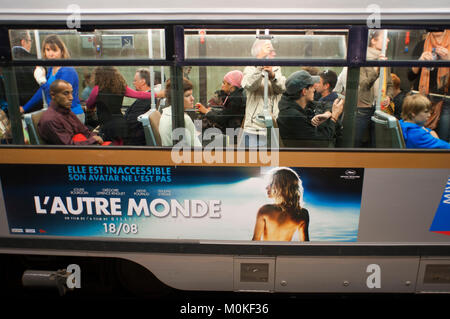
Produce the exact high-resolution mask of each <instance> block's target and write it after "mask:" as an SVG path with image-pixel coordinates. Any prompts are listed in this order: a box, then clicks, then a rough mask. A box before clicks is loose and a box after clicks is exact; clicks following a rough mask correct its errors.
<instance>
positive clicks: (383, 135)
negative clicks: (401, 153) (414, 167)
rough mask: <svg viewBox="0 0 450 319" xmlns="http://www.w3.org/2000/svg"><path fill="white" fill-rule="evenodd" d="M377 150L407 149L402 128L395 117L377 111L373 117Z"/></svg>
mask: <svg viewBox="0 0 450 319" xmlns="http://www.w3.org/2000/svg"><path fill="white" fill-rule="evenodd" d="M372 122H374V124H375V142H376V147H377V148H405V147H406V146H405V140H404V139H403V133H402V128H401V126H400V123H399V121H398V120H397V118H395V117H394V116H392V115H390V114H387V113H385V112H383V111H380V110H377V111H375V113H374V115H373V116H372Z"/></svg>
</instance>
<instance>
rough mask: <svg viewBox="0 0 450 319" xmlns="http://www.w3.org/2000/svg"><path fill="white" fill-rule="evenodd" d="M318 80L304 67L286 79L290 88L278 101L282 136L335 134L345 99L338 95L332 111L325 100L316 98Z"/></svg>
mask: <svg viewBox="0 0 450 319" xmlns="http://www.w3.org/2000/svg"><path fill="white" fill-rule="evenodd" d="M318 81H319V80H318V79H314V78H313V77H312V76H311V75H310V74H309V73H308V72H306V71H304V70H302V71H297V72H294V73H293V74H291V76H289V78H288V79H287V80H286V91H285V92H284V93H283V96H282V97H281V100H280V103H279V104H278V107H279V110H280V113H279V114H278V118H277V123H278V127H279V130H280V136H281V138H282V140H331V139H334V138H335V131H336V127H337V126H338V125H339V124H337V120H338V118H339V116H340V115H341V114H342V111H343V107H344V100H339V99H336V100H335V101H334V103H333V106H332V109H331V111H329V110H327V109H326V108H327V107H326V105H324V103H323V102H315V101H314V83H315V82H318ZM286 146H289V145H286Z"/></svg>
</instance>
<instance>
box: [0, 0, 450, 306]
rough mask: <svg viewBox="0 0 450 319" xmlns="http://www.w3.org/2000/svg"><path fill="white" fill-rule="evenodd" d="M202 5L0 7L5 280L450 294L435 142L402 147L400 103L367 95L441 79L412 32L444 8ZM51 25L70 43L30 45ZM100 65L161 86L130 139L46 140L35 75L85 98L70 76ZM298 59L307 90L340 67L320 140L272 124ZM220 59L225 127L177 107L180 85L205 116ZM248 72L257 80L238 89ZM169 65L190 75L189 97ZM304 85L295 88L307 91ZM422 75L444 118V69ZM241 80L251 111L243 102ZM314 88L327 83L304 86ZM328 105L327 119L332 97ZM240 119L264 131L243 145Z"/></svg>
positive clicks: (448, 21) (433, 26) (126, 102)
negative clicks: (259, 47)
mask: <svg viewBox="0 0 450 319" xmlns="http://www.w3.org/2000/svg"><path fill="white" fill-rule="evenodd" d="M207 5H208V7H205V3H204V2H202V1H191V2H189V7H188V6H187V5H186V6H183V7H180V5H179V4H178V3H177V2H176V1H166V2H165V3H164V5H162V4H159V3H158V5H157V6H156V7H153V5H152V4H149V3H148V2H144V1H135V2H133V3H130V4H127V6H128V8H127V9H123V8H122V3H121V2H118V1H108V2H107V3H104V4H99V3H93V2H89V1H78V4H77V5H69V4H66V3H62V2H60V3H58V4H54V3H53V2H52V3H50V2H49V1H41V2H39V3H37V2H29V3H28V2H27V3H25V4H19V3H14V2H10V3H7V4H6V3H5V4H3V9H2V11H1V12H0V32H1V36H0V50H1V52H0V64H1V72H2V80H3V84H4V92H2V94H3V98H4V99H3V104H2V105H3V106H4V108H3V110H4V112H3V114H4V115H5V117H7V118H8V121H5V122H4V123H5V125H4V126H2V144H1V146H0V181H1V183H0V188H1V192H0V258H1V259H2V263H1V266H0V270H1V274H0V276H1V278H2V279H1V280H2V281H3V282H4V284H3V285H2V286H3V287H7V288H9V289H10V291H12V292H14V291H16V292H17V293H19V292H20V291H22V289H25V288H26V287H49V286H51V287H55V288H57V289H58V290H59V292H60V293H61V294H64V293H66V292H67V291H68V290H72V291H71V292H68V294H76V293H83V292H87V293H92V292H94V293H95V294H96V295H98V294H99V293H100V294H102V293H103V294H108V293H114V292H116V291H117V289H125V290H127V291H128V290H130V291H132V292H134V293H136V294H139V295H148V294H154V293H157V292H163V291H166V290H167V287H170V288H175V289H178V290H186V291H224V292H249V291H251V292H266V293H323V294H325V293H350V294H352V293H373V294H381V293H402V294H403V293H404V294H422V293H449V292H450V237H449V235H450V217H449V216H450V208H449V207H450V166H449V163H450V153H449V152H448V150H445V149H423V148H422V149H417V148H407V147H406V146H408V145H407V144H405V138H404V136H403V134H402V130H401V127H400V124H399V121H398V120H399V116H400V114H399V113H397V114H396V113H395V110H396V111H397V112H399V110H400V108H401V105H402V104H397V105H393V106H394V107H395V110H392V109H391V110H389V109H388V107H387V106H385V105H384V106H383V103H382V101H385V97H386V95H388V96H389V94H391V93H392V92H390V91H389V90H392V87H391V88H390V85H391V84H389V82H390V81H389V80H390V79H391V78H392V77H391V73H395V74H397V75H398V77H399V78H400V79H401V84H400V89H401V90H402V91H403V92H404V93H409V94H412V95H414V94H418V92H416V90H417V88H415V87H414V81H412V80H411V79H410V78H408V75H409V74H410V71H411V70H412V68H416V69H420V70H428V71H430V73H431V74H435V73H436V72H437V73H439V72H441V71H436V72H435V73H433V70H434V69H436V70H446V71H442V73H439V74H440V75H444V76H445V75H446V76H447V77H446V78H445V79H444V80H446V81H447V86H448V68H449V67H450V62H449V60H448V56H447V59H445V57H443V56H440V55H435V56H436V60H432V61H428V60H427V61H425V60H419V56H420V54H419V55H417V53H418V52H419V53H421V52H422V51H423V50H422V48H423V44H422V41H423V40H424V39H426V37H427V35H428V34H431V33H439V34H447V32H449V29H450V27H449V26H450V9H449V8H448V4H447V3H444V2H443V1H433V2H432V3H427V4H426V7H425V4H411V3H410V2H407V1H401V2H396V3H395V4H394V3H392V4H386V3H383V4H381V3H380V4H379V5H378V4H377V3H374V4H370V5H367V7H366V6H365V4H361V3H360V2H357V1H345V2H344V3H339V8H338V7H337V4H336V3H334V2H333V3H332V2H331V1H322V3H321V5H320V7H318V5H317V4H314V3H311V4H304V3H302V4H299V3H298V2H296V1H290V0H283V1H281V2H277V3H271V4H264V5H263V7H261V6H262V4H261V3H260V2H258V1H247V2H246V5H245V7H244V6H243V5H242V3H235V2H232V3H229V6H228V7H225V5H219V4H212V3H208V4H207ZM375 32H379V33H380V34H382V39H383V41H382V49H381V52H382V54H383V55H384V56H385V57H387V59H384V58H382V59H379V57H378V56H377V57H376V58H373V57H371V56H370V55H369V53H368V50H367V48H368V46H370V45H371V43H372V37H373V35H374V34H375ZM18 34H19V35H20V34H22V35H23V34H25V37H26V38H25V40H24V41H22V40H23V39H20V37H19V41H18V42H17V41H16V42H14V41H15V39H16V40H17V35H18ZM54 34H56V35H57V36H58V37H59V38H60V39H62V41H63V42H64V43H65V46H66V48H67V50H68V51H69V52H70V56H67V57H65V58H64V57H61V58H59V59H52V58H49V57H48V56H47V55H46V54H47V53H46V51H45V45H44V43H45V42H44V41H45V39H46V38H47V37H48V36H49V35H54ZM27 36H28V37H27ZM258 41H262V42H264V43H265V44H270V46H271V48H270V50H271V52H272V54H271V55H265V56H263V57H262V58H259V57H258V56H257V55H256V54H253V53H252V46H254V44H255V43H256V42H258ZM24 43H30V44H31V46H30V47H28V48H27V52H28V53H29V55H27V56H25V57H23V56H17V55H16V54H15V50H16V48H17V47H23V44H24ZM388 43H389V44H388ZM43 46H44V47H43ZM275 52H276V55H275V54H274V53H275ZM447 52H448V51H447ZM36 67H42V68H39V70H42V69H44V71H46V72H47V73H49V74H47V79H44V83H41V87H39V85H37V86H36V89H33V90H31V84H30V85H29V84H25V82H23V81H22V80H21V79H22V78H21V76H22V73H21V72H22V71H23V70H25V69H31V70H32V74H34V73H35V68H36ZM111 67H114V69H115V70H116V71H117V72H118V73H120V74H121V75H122V77H123V78H124V80H125V82H126V83H127V86H128V87H129V88H133V89H134V88H136V89H138V88H137V86H136V79H135V76H136V74H137V70H138V69H146V70H148V72H149V74H150V83H148V86H149V88H150V90H151V91H152V92H155V91H157V90H158V87H157V86H158V85H159V86H161V87H162V88H160V90H161V91H160V92H163V91H164V92H166V94H165V96H156V97H155V95H153V94H151V97H150V98H149V97H146V99H147V101H148V107H147V109H146V111H145V112H143V113H142V114H140V116H139V117H138V118H136V119H135V123H138V126H139V128H140V129H141V138H142V141H144V143H143V144H144V145H134V144H132V143H127V140H126V139H118V140H116V139H115V140H114V141H116V142H115V143H113V145H109V146H101V145H96V146H95V145H52V144H51V143H49V142H48V140H47V141H45V139H44V140H43V139H42V136H40V133H39V132H40V129H39V127H38V122H39V118H40V116H42V114H43V112H45V111H46V109H47V108H49V107H53V106H52V105H50V106H49V105H48V104H49V101H50V96H49V95H48V92H47V93H46V90H47V91H49V90H50V89H49V87H50V85H49V83H48V82H45V81H50V77H51V76H50V75H51V74H52V70H58V72H59V70H61V69H62V68H65V69H71V70H75V71H76V74H77V76H78V81H77V85H78V87H77V90H76V92H78V96H77V99H78V100H80V105H83V107H84V103H88V101H89V100H88V98H86V97H85V98H82V96H81V94H82V91H83V89H84V88H86V87H88V89H89V86H91V87H92V86H94V85H95V81H94V84H92V83H89V82H88V81H87V82H85V83H83V79H85V78H84V76H85V75H88V76H86V79H88V78H89V76H92V75H93V74H97V73H96V72H97V71H98V70H100V69H102V68H111ZM363 69H366V70H368V69H370V70H376V72H377V74H379V75H378V76H376V77H375V78H374V79H372V83H371V86H372V85H373V82H374V81H375V80H376V78H380V79H386V82H387V84H386V85H381V84H377V89H376V90H375V89H372V95H373V96H372V99H371V101H370V103H371V105H369V108H368V109H370V110H371V112H372V113H370V114H369V115H368V117H366V123H368V124H367V125H371V126H373V130H372V131H371V132H372V133H373V134H372V133H371V132H369V133H368V134H369V135H370V136H371V137H372V139H371V141H370V143H366V145H362V144H361V145H356V144H355V139H357V138H358V137H361V136H362V135H361V134H362V133H361V132H360V131H359V130H358V125H359V124H358V121H359V120H360V114H359V113H360V112H361V109H360V107H359V106H358V105H359V103H360V98H361V96H360V95H361V92H362V91H363V87H362V86H363V85H364V84H363V82H362V81H360V80H361V79H362V77H363ZM252 70H253V71H252ZM275 70H277V71H276V72H279V73H276V72H275ZM300 70H303V72H305V70H306V71H307V72H308V75H317V76H319V77H320V76H321V75H322V77H320V78H321V79H322V80H320V79H319V78H314V77H308V79H310V78H311V79H313V81H314V82H316V81H319V82H318V84H317V85H323V84H324V83H323V74H325V73H331V72H332V73H334V74H335V75H336V76H338V75H342V76H343V78H344V80H343V82H342V83H343V86H342V88H341V89H339V91H338V90H337V88H336V90H335V92H334V93H335V94H336V97H337V99H341V100H340V101H342V103H343V112H342V113H343V115H341V114H339V118H336V119H335V120H336V124H333V125H335V126H334V129H333V132H334V133H333V134H332V135H329V136H327V138H316V137H317V136H319V135H320V134H321V133H320V132H321V131H322V129H321V125H323V124H320V125H318V126H316V127H315V129H313V133H314V134H315V135H314V134H313V135H314V136H313V138H303V139H298V140H295V139H294V140H293V139H292V138H290V137H289V136H288V137H287V138H285V137H284V136H283V134H284V133H283V131H282V128H280V123H281V124H283V123H282V122H281V121H279V119H280V117H281V116H282V115H280V113H279V112H282V110H281V108H280V103H282V102H279V101H282V100H283V98H284V99H286V97H289V94H290V93H289V91H288V89H287V86H290V85H294V86H293V87H294V88H296V86H295V85H297V84H293V83H294V79H295V78H296V77H295V76H296V75H298V74H300V73H298V72H299V71H300ZM230 71H240V72H241V73H239V72H238V73H239V74H242V82H241V81H240V84H241V85H242V88H243V91H244V92H246V93H245V96H246V106H244V107H243V109H241V112H242V113H241V114H240V116H241V118H240V122H239V124H238V125H237V126H233V127H229V126H227V125H218V124H217V123H218V122H214V120H211V118H208V116H207V115H204V114H202V113H201V112H200V111H199V109H200V108H199V107H198V106H196V108H195V109H186V107H185V105H186V99H187V98H190V97H189V96H188V97H187V96H185V95H184V94H185V92H187V91H190V90H191V91H192V96H193V98H194V102H193V103H192V100H191V101H190V102H189V103H191V104H196V103H197V102H199V103H201V104H202V105H203V106H205V107H207V108H208V110H209V111H211V110H213V111H217V112H218V113H219V115H220V114H221V113H220V112H221V110H223V108H224V106H223V104H224V103H225V102H224V101H223V100H222V101H218V100H219V99H220V94H221V93H222V92H221V90H222V91H223V90H224V89H223V86H221V84H222V81H223V79H224V77H225V75H227V74H228V72H230ZM250 72H254V73H253V76H254V77H255V76H256V73H258V74H259V76H260V77H259V78H258V79H257V81H256V82H254V83H256V84H254V85H253V86H252V84H250V82H251V81H250V79H251V75H249V74H250ZM422 72H425V71H422ZM56 73H57V72H56ZM56 73H55V74H56ZM272 73H273V74H274V75H272ZM45 74H46V73H45ZM114 74H116V73H114ZM301 74H304V73H301ZM56 77H57V76H56ZM36 78H37V76H36ZM183 78H188V79H189V80H190V83H192V86H191V87H190V88H189V89H188V90H186V91H185V90H183V87H184V85H185V82H183ZM339 78H340V77H339ZM98 79H99V76H98V77H97V80H98ZM167 79H170V82H171V84H170V87H166V84H167V82H166V80H167ZM52 80H53V79H52ZM336 80H337V79H336ZM33 81H34V78H33V79H32V82H33ZM258 81H259V82H258ZM277 81H278V82H277ZM320 81H322V82H320ZM439 81H441V80H438V82H439ZM381 82H382V81H379V82H378V83H381ZM74 83H75V82H74ZM244 83H246V84H244ZM34 84H35V83H34ZM99 85H100V84H99V83H97V87H99ZM314 85H315V84H314ZM314 85H313V84H312V83H311V84H310V85H309V86H308V88H310V87H313V88H315V91H316V92H317V93H318V92H319V91H320V90H323V88H318V87H317V86H316V87H315V86H314ZM239 86H240V85H237V86H236V88H239ZM438 86H439V87H443V89H442V90H444V91H442V92H440V91H436V92H428V93H430V94H429V95H428V96H429V98H430V99H433V98H435V99H437V100H438V101H443V102H442V103H441V105H442V111H441V118H440V122H439V123H438V124H437V126H436V127H435V128H434V129H435V130H437V131H438V130H441V131H442V130H443V128H444V127H445V125H447V128H448V123H449V121H450V120H449V119H448V114H449V113H448V112H449V108H448V107H449V105H450V103H448V101H449V100H448V98H447V97H446V94H447V91H446V90H445V82H444V85H443V86H442V84H441V83H440V82H439V85H438ZM72 87H73V88H74V92H75V85H74V84H72ZM94 88H95V86H94ZM252 88H253V89H252ZM254 88H256V89H254ZM91 89H92V88H91ZM302 89H303V87H302V88H300V89H299V90H302ZM30 91H31V92H30ZM98 91H99V92H101V89H98ZM256 91H258V93H257V94H259V95H258V96H259V99H260V101H262V104H261V103H260V104H259V106H258V107H254V108H251V107H250V106H249V104H251V103H256V102H255V100H254V94H256V93H255V92H256ZM313 91H314V90H313ZM330 91H332V90H331V89H330ZM336 91H337V92H336ZM41 92H43V93H44V95H43V96H44V98H41V97H40V96H39V94H40V93H41ZM104 92H109V91H104ZM286 92H287V93H286ZM24 93H28V94H29V96H28V99H33V97H32V96H35V99H36V100H37V101H38V102H37V103H36V105H37V106H38V108H43V109H37V110H34V109H31V107H30V108H27V107H25V106H28V105H29V104H28V102H27V101H28V100H25V103H27V104H25V103H24V102H22V100H21V99H22V98H23V95H24ZM45 94H47V96H46V95H45ZM99 94H100V93H99ZM104 94H106V95H107V93H104ZM392 94H393V93H392ZM392 94H391V95H390V97H391V99H390V101H389V102H392V101H393V100H394V99H393V98H394V95H392ZM119 95H120V94H119ZM123 95H124V94H122V95H121V97H122V98H123ZM168 95H169V96H170V97H171V99H170V101H168ZM87 97H89V95H87ZM321 97H326V96H325V95H323V96H318V97H317V99H320V98H321ZM297 98H300V97H297ZM297 98H296V99H297ZM75 99H76V98H75V97H74V98H73V100H75ZM73 100H72V102H73ZM291 100H292V101H293V100H294V99H291ZM135 101H136V100H135V98H133V97H125V98H123V101H122V100H121V104H120V105H118V107H119V109H120V110H121V111H122V114H128V113H127V111H128V110H129V109H131V108H132V106H133V105H134V103H135ZM344 101H345V102H344ZM377 101H379V102H377ZM216 102H217V103H216ZM332 102H333V101H332ZM96 103H97V104H94V107H97V112H95V111H94V112H92V111H91V110H90V108H89V107H88V108H86V109H85V118H84V121H85V124H86V125H88V127H89V128H90V129H91V130H96V131H98V132H99V134H106V133H105V132H106V129H105V127H104V126H102V123H100V122H98V121H99V118H97V117H98V116H101V115H100V113H99V112H98V111H99V109H100V108H101V106H100V104H98V101H97V102H96ZM258 103H259V102H258ZM336 103H337V102H336ZM41 104H42V105H41ZM277 105H278V107H277ZM321 105H322V106H324V105H325V104H323V103H322V104H321ZM387 105H388V106H389V105H391V106H392V103H387ZM116 106H117V105H116ZM24 107H25V108H26V110H25V109H24ZM324 107H325V106H324ZM167 110H170V112H169V111H167ZM327 110H329V112H330V114H333V111H332V107H331V106H330V107H329V109H327ZM74 112H75V111H74ZM252 112H253V113H252ZM325 112H326V111H325V110H323V113H325ZM81 113H82V112H81ZM317 114H322V113H321V112H318V113H317ZM313 115H314V114H313ZM313 115H311V117H312V116H313ZM121 116H122V115H121ZM155 116H156V117H155ZM396 116H397V117H396ZM164 117H166V118H164ZM121 118H122V117H121ZM187 118H188V119H187ZM219 119H220V116H219ZM333 119H334V118H333ZM247 120H249V123H247ZM287 120H293V119H292V118H289V117H288V118H287ZM331 120H332V119H330V118H328V119H326V121H331ZM96 121H97V122H96ZM162 121H166V123H169V124H170V125H171V127H173V128H175V130H174V131H173V132H172V133H171V135H169V138H168V140H169V142H168V144H169V145H168V144H167V139H166V142H164V138H163V137H162V136H161V135H162V132H161V125H160V123H162ZM446 121H447V122H446ZM2 123H3V122H2ZM188 124H189V125H191V124H192V126H190V127H194V128H195V135H193V137H192V136H191V138H193V139H198V141H199V142H200V146H199V145H195V146H190V145H188V146H186V144H185V143H183V142H185V141H186V139H188V136H190V135H189V134H191V131H189V127H188ZM2 125H3V124H2ZM99 127H100V131H99ZM249 127H252V128H253V129H255V130H256V131H257V132H258V133H257V134H259V136H263V137H264V141H265V144H264V145H263V144H258V145H256V146H254V147H251V145H249V144H241V141H242V140H243V137H245V134H246V133H248V132H249V131H247V130H246V129H247V128H249ZM255 127H256V128H255ZM227 129H228V130H227ZM335 129H336V130H337V131H334V130H335ZM314 130H315V131H314ZM250 131H251V130H250ZM177 132H178V133H177ZM186 132H189V133H188V134H186ZM254 132H255V131H253V133H254ZM56 134H57V132H55V135H56ZM371 134H372V135H371ZM108 137H113V138H115V137H114V136H111V135H109V136H108ZM364 138H365V139H368V138H369V137H368V136H364ZM161 140H163V141H161ZM260 141H261V139H260ZM366 142H367V141H366ZM447 142H448V140H447ZM53 144H54V143H53ZM280 174H281V175H280ZM283 174H284V175H283ZM280 176H281V177H280ZM292 198H294V202H295V204H292V203H293V202H292ZM289 201H291V202H289ZM283 203H284V204H283ZM289 203H290V204H289ZM283 205H284V206H283ZM286 207H287V208H286ZM24 287H25V288H24ZM260 310H261V309H260Z"/></svg>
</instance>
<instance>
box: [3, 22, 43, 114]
mask: <svg viewBox="0 0 450 319" xmlns="http://www.w3.org/2000/svg"><path fill="white" fill-rule="evenodd" d="M10 32H11V42H12V43H11V44H12V45H13V47H12V56H13V57H14V59H15V60H35V59H36V55H35V54H32V53H31V52H30V51H31V47H32V44H33V40H32V38H31V35H30V32H29V31H28V30H11V31H10ZM34 69H35V67H33V66H15V67H14V72H15V75H16V81H17V87H18V89H19V90H18V92H17V94H18V98H19V105H25V104H26V103H27V102H28V100H30V99H31V98H32V97H33V94H34V92H36V91H37V90H38V89H39V84H38V83H37V82H36V80H35V78H34ZM41 108H42V103H36V105H35V106H33V107H31V108H30V109H28V111H29V112H34V111H37V110H39V109H41Z"/></svg>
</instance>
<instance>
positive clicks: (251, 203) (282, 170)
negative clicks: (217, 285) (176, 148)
mask: <svg viewBox="0 0 450 319" xmlns="http://www.w3.org/2000/svg"><path fill="white" fill-rule="evenodd" d="M363 176H364V170H363V169H362V168H299V167H210V166H207V167H199V166H115V165H111V166H109V165H106V166H105V165H103V166H94V165H2V166H0V178H1V185H2V190H3V198H4V201H5V207H6V213H7V218H8V224H9V230H10V233H11V234H14V235H35V236H36V235H39V236H78V237H115V238H136V239H139V238H145V239H161V240H164V239H178V240H227V241H230V240H239V241H242V240H267V241H306V240H309V241H326V242H352V241H356V240H357V235H358V223H359V215H360V207H361V192H362V185H363Z"/></svg>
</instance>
